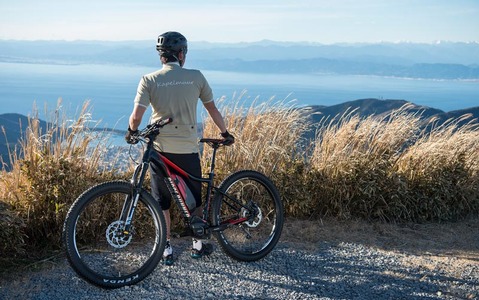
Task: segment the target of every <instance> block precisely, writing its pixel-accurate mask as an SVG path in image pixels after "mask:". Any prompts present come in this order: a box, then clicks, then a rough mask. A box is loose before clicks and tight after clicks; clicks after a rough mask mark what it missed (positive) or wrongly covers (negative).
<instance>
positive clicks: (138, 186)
mask: <svg viewBox="0 0 479 300" xmlns="http://www.w3.org/2000/svg"><path fill="white" fill-rule="evenodd" d="M152 147H153V141H152V140H151V141H148V145H147V149H146V151H145V153H144V154H143V158H142V162H141V163H140V164H139V165H138V166H136V168H135V172H134V173H133V176H132V177H131V180H130V183H131V185H132V190H131V193H130V194H129V195H127V196H125V201H124V202H123V208H122V210H121V215H120V220H121V221H123V222H124V224H125V226H124V230H123V233H124V234H129V232H130V228H131V220H132V219H133V215H134V213H135V209H136V205H137V204H138V200H139V199H140V195H141V191H142V188H143V182H144V180H145V177H146V173H147V172H148V167H149V164H150V155H151V149H152Z"/></svg>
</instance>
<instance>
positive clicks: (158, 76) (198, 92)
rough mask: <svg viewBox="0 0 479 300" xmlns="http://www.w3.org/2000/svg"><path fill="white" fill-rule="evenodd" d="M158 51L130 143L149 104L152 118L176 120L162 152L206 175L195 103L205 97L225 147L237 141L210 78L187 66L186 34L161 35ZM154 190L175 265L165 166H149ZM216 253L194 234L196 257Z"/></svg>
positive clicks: (196, 191)
mask: <svg viewBox="0 0 479 300" xmlns="http://www.w3.org/2000/svg"><path fill="white" fill-rule="evenodd" d="M156 50H157V51H158V53H159V55H160V60H161V62H162V64H163V67H162V68H161V69H160V70H158V71H155V72H153V73H150V74H147V75H144V76H143V77H142V78H141V80H140V83H139V85H138V90H137V94H136V97H135V100H134V107H133V111H132V113H131V116H130V119H129V127H128V132H127V134H126V136H125V139H126V141H127V143H133V142H134V141H135V139H132V136H133V135H134V134H135V133H137V131H138V127H139V126H140V124H141V120H142V118H143V115H144V113H145V111H146V109H147V108H148V106H149V105H151V107H152V116H151V119H152V122H155V121H157V120H159V119H165V118H172V119H173V122H172V123H171V124H169V125H168V126H166V127H164V128H163V130H162V132H161V135H158V137H157V139H156V140H155V146H156V149H157V151H159V152H161V153H162V154H163V155H164V156H165V157H166V158H168V159H169V160H171V161H172V162H173V163H175V164H176V165H177V166H179V167H180V168H182V169H183V170H185V171H187V172H188V173H190V174H191V175H193V176H196V177H201V174H202V173H201V164H200V158H199V147H198V133H197V116H196V114H197V113H196V106H197V103H198V99H200V100H201V102H202V103H203V105H204V107H205V108H206V110H207V111H208V114H209V115H210V117H211V118H212V119H213V122H214V123H215V124H216V126H217V127H218V129H219V130H220V132H221V136H222V137H223V138H224V139H225V144H226V145H231V144H233V143H234V137H233V136H232V135H231V134H230V133H229V132H228V131H227V128H226V125H225V122H224V120H223V116H222V115H221V113H220V112H219V111H218V109H217V107H216V105H215V102H214V99H213V93H212V90H211V88H210V86H209V84H208V81H207V80H206V78H205V77H204V76H203V74H202V73H201V72H200V71H199V70H192V69H186V68H183V66H184V64H185V60H186V54H187V52H188V45H187V40H186V38H185V37H184V36H183V35H182V34H180V33H178V32H174V31H169V32H165V33H163V34H161V35H160V36H158V42H157V44H156ZM150 174H151V193H152V195H153V197H154V198H155V199H156V200H157V201H159V203H160V206H161V208H162V210H163V214H164V215H165V220H166V232H167V235H166V239H167V243H166V247H165V250H164V253H163V261H164V263H165V264H167V265H171V264H173V248H172V246H171V243H170V238H171V236H170V225H171V219H170V206H171V195H170V193H169V191H168V188H167V187H166V184H165V183H164V180H163V176H162V174H161V171H160V170H157V169H156V167H154V165H150ZM187 185H188V187H189V188H190V190H191V191H192V193H193V195H194V196H195V200H196V209H195V211H194V213H193V214H195V215H198V216H201V211H202V209H201V204H202V203H201V183H200V182H194V181H191V180H187ZM212 251H213V247H212V245H211V244H207V243H202V241H201V240H197V239H194V238H193V247H192V250H191V256H192V257H193V258H200V257H202V256H203V255H209V254H210V253H211V252H212Z"/></svg>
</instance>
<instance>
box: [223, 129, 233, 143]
mask: <svg viewBox="0 0 479 300" xmlns="http://www.w3.org/2000/svg"><path fill="white" fill-rule="evenodd" d="M221 136H222V137H223V138H224V141H223V145H225V146H230V145H232V144H233V143H234V142H235V137H234V136H232V135H231V134H230V133H229V132H228V130H226V131H225V132H223V133H221Z"/></svg>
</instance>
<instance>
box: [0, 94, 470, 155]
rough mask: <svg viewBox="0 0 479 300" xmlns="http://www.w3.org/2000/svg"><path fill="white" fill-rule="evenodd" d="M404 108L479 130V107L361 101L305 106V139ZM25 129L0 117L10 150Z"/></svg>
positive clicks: (3, 146) (23, 120)
mask: <svg viewBox="0 0 479 300" xmlns="http://www.w3.org/2000/svg"><path fill="white" fill-rule="evenodd" d="M406 104H410V106H411V107H410V108H409V109H408V110H409V111H410V112H412V113H414V112H420V115H421V118H423V119H424V123H425V124H426V123H427V121H428V120H430V119H431V118H435V119H436V120H437V121H436V123H437V124H441V123H443V122H445V121H446V120H448V119H456V118H459V117H461V116H463V115H466V114H468V115H469V118H468V119H467V120H466V121H464V122H471V123H474V124H477V125H478V130H479V106H477V107H471V108H468V109H462V110H455V111H450V112H444V111H442V110H439V109H435V108H431V107H425V106H420V105H415V104H413V103H410V102H407V101H405V100H379V99H360V100H355V101H349V102H345V103H341V104H337V105H332V106H308V107H303V108H301V109H303V110H304V112H305V117H307V118H310V120H311V122H312V123H313V124H314V126H313V128H311V131H310V132H309V133H307V137H312V136H313V133H314V131H315V127H316V126H317V125H318V124H319V122H320V121H321V120H322V119H323V118H329V119H331V118H332V117H335V116H341V115H343V114H344V113H346V112H351V111H353V110H354V112H355V113H356V114H358V115H359V116H360V117H368V116H370V115H376V116H382V115H388V114H390V113H391V112H392V111H393V110H397V109H399V108H401V107H403V106H404V105H406ZM27 125H28V118H27V117H26V116H23V115H20V114H0V128H1V129H2V130H3V132H5V133H6V139H7V140H8V142H9V143H10V146H11V147H12V145H14V144H15V143H16V142H17V141H18V140H19V139H20V138H21V136H22V135H23V132H24V130H25V129H26V127H27ZM41 126H42V127H43V128H45V127H46V126H47V123H46V122H45V121H41ZM116 133H118V134H124V132H121V131H116ZM0 155H1V158H2V159H3V161H4V162H6V163H7V162H8V148H7V143H6V141H5V137H2V138H0Z"/></svg>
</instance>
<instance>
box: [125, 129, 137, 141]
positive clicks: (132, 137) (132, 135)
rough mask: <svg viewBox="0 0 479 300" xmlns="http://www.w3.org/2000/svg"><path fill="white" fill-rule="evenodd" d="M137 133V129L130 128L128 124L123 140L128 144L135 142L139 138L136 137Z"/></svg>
mask: <svg viewBox="0 0 479 300" xmlns="http://www.w3.org/2000/svg"><path fill="white" fill-rule="evenodd" d="M137 134H138V129H137V130H131V129H130V126H128V131H127V132H126V135H125V141H126V142H127V143H128V144H137V143H138V142H139V140H138V139H137V138H136V135H137Z"/></svg>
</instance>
